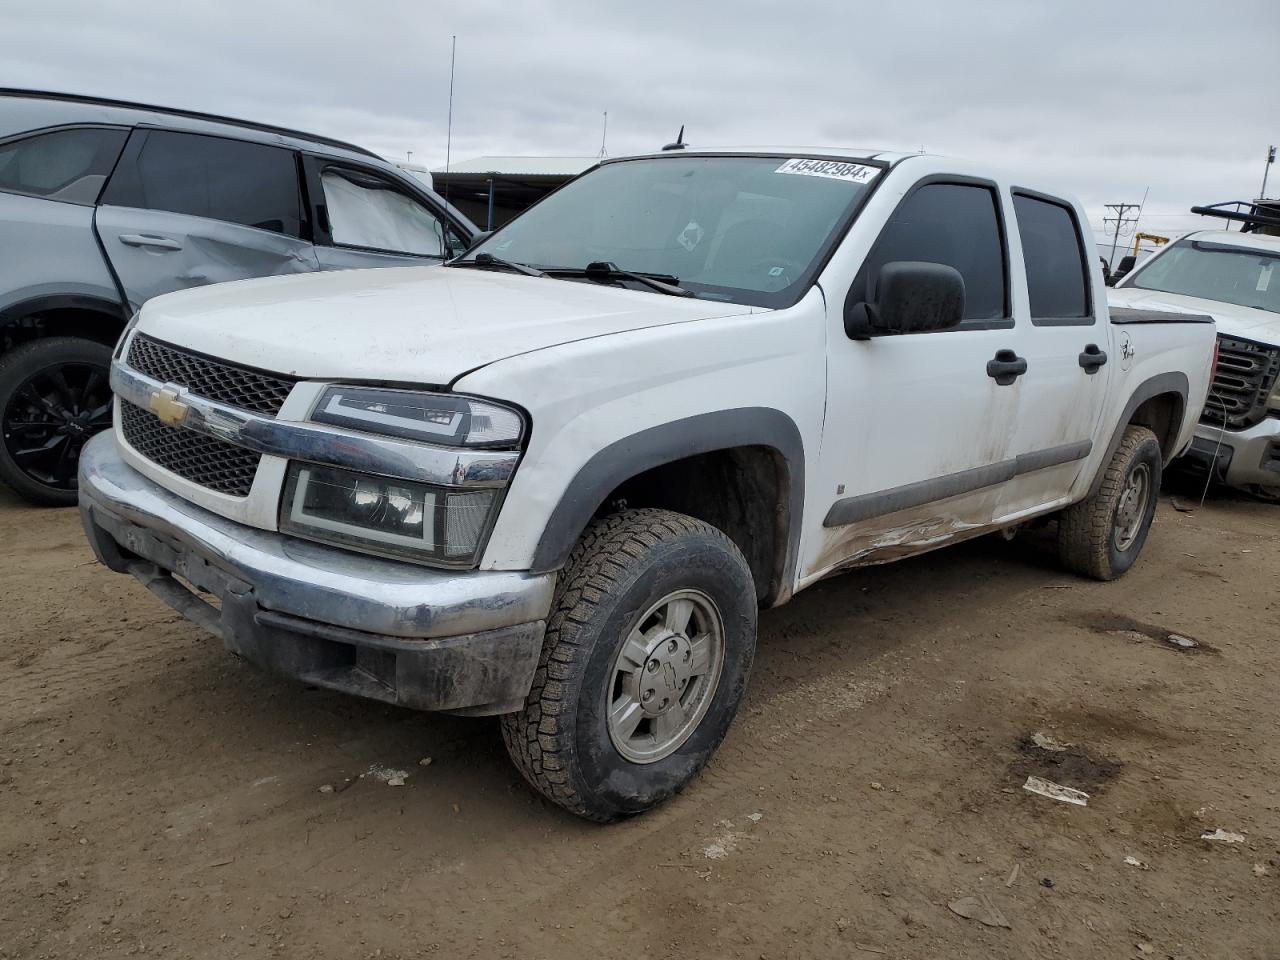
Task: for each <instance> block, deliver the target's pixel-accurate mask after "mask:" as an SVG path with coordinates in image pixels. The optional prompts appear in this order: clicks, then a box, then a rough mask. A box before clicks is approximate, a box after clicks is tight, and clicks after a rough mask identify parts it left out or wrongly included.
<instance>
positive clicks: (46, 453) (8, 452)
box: [0, 337, 111, 507]
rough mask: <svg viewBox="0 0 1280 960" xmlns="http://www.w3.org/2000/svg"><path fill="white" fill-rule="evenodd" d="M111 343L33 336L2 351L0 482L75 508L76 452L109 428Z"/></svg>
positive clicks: (40, 500)
mask: <svg viewBox="0 0 1280 960" xmlns="http://www.w3.org/2000/svg"><path fill="white" fill-rule="evenodd" d="M110 366H111V348H110V347H108V346H106V345H105V344H101V343H98V342H97V341H94V340H85V339H82V338H80V337H45V338H42V339H39V340H31V341H29V342H27V343H24V344H22V346H20V347H17V348H15V349H14V350H11V351H10V352H9V353H7V354H5V355H4V356H3V357H0V481H3V482H4V483H5V484H6V485H8V486H9V487H10V488H12V489H13V491H14V492H15V493H17V494H18V495H19V496H21V497H23V498H25V499H26V500H29V501H31V502H32V503H36V504H42V505H44V506H51V507H67V506H74V505H75V502H76V496H77V494H76V466H77V463H78V462H79V459H80V450H81V448H82V447H83V446H84V445H85V443H86V442H87V441H88V439H89V438H90V437H91V436H93V434H95V433H98V432H99V431H101V430H106V429H107V428H109V427H110V426H111V388H110V386H109V384H108V378H109V376H110Z"/></svg>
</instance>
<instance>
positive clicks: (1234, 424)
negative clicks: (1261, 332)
mask: <svg viewBox="0 0 1280 960" xmlns="http://www.w3.org/2000/svg"><path fill="white" fill-rule="evenodd" d="M1278 370H1280V350H1277V349H1276V348H1275V347H1268V346H1264V345H1263V344H1260V343H1254V342H1253V341H1251V340H1241V339H1240V338H1238V337H1228V336H1224V335H1222V334H1219V335H1218V366H1217V368H1216V369H1215V370H1214V371H1213V385H1212V387H1210V389H1209V398H1208V399H1207V400H1206V401H1205V405H1204V414H1203V415H1202V416H1201V418H1200V420H1201V422H1202V423H1211V424H1213V425H1214V426H1225V427H1228V428H1230V429H1233V430H1243V429H1245V428H1247V427H1251V426H1253V425H1254V424H1255V423H1259V422H1260V421H1261V420H1262V418H1263V417H1265V416H1266V415H1267V397H1268V396H1269V395H1270V393H1271V387H1272V386H1273V385H1274V384H1275V380H1276V373H1277V371H1278Z"/></svg>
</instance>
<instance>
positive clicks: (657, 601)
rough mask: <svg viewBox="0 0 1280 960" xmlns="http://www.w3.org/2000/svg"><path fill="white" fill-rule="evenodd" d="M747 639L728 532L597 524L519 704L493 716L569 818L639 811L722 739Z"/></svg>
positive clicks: (625, 520) (746, 583)
mask: <svg viewBox="0 0 1280 960" xmlns="http://www.w3.org/2000/svg"><path fill="white" fill-rule="evenodd" d="M755 641H756V591H755V584H754V582H753V580H752V577H751V571H750V569H749V568H748V567H747V563H746V560H745V559H743V556H742V554H741V552H740V551H739V550H738V548H737V547H736V546H734V544H733V542H732V541H731V540H729V538H728V537H726V536H725V535H724V534H723V533H721V532H720V531H719V530H717V529H716V528H715V527H713V526H711V525H710V524H707V523H703V522H702V521H701V520H695V519H693V518H692V517H687V516H684V515H683V514H679V513H672V512H670V511H667V510H631V511H627V512H624V513H620V514H617V515H614V516H610V517H606V518H604V519H602V520H598V521H596V522H595V523H593V524H592V525H591V526H590V527H589V528H588V529H587V532H586V533H585V534H584V535H583V537H582V539H581V540H580V541H579V542H578V544H577V546H576V547H575V548H574V550H573V553H572V554H571V555H570V558H569V563H568V564H567V566H566V567H565V569H564V571H563V572H562V573H561V575H560V583H559V586H558V588H557V593H556V601H555V604H554V605H553V608H552V613H551V617H550V618H549V620H548V623H547V632H546V638H545V640H544V641H543V647H542V656H541V659H540V661H539V663H538V668H537V672H536V673H535V674H534V680H533V686H532V688H531V689H530V691H529V695H528V698H527V699H526V701H525V706H524V709H523V710H521V711H520V712H518V713H513V714H507V715H506V716H504V717H502V721H501V725H502V735H503V740H504V741H505V742H506V745H507V751H508V752H509V753H510V755H511V759H512V760H513V761H514V762H515V765H516V766H517V767H519V769H520V772H521V773H523V774H524V776H525V779H526V780H528V781H529V783H530V784H532V785H533V787H534V788H535V789H536V790H538V791H539V792H540V793H541V794H543V796H545V797H547V798H548V799H549V800H551V801H552V802H554V803H556V804H558V805H560V806H561V807H564V808H565V809H566V810H568V811H570V812H571V813H574V814H576V815H578V816H580V817H584V818H586V819H589V820H596V821H599V822H608V821H612V820H617V819H620V818H622V817H626V816H631V815H634V814H637V813H643V812H644V811H646V810H649V809H650V808H652V807H654V806H657V805H658V804H660V803H662V802H663V801H664V800H667V799H669V798H670V797H672V796H674V795H675V794H676V793H678V792H679V791H680V790H681V789H682V788H683V787H684V786H685V785H686V784H687V783H688V782H689V781H690V780H692V779H693V777H694V776H695V775H696V774H697V773H698V772H699V771H700V770H701V769H702V767H703V766H704V765H705V764H706V763H707V761H708V760H709V759H710V758H711V755H712V754H713V753H714V752H715V750H716V748H717V747H718V746H719V745H720V741H721V740H722V739H723V738H724V735H725V732H726V731H727V730H728V728H729V724H730V722H731V721H732V720H733V717H734V714H735V713H736V712H737V709H738V704H739V703H740V702H741V700H742V694H743V691H744V690H745V689H746V685H747V678H748V675H749V674H750V671H751V661H752V658H753V655H754V653H755Z"/></svg>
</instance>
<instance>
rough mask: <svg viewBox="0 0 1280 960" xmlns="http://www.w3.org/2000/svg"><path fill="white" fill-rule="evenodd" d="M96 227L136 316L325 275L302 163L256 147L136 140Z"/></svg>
mask: <svg viewBox="0 0 1280 960" xmlns="http://www.w3.org/2000/svg"><path fill="white" fill-rule="evenodd" d="M94 227H95V229H96V230H97V233H98V237H99V238H100V239H101V241H102V247H103V249H104V250H105V251H106V255H107V258H108V259H109V260H110V262H111V267H112V269H113V270H114V271H115V273H116V276H117V277H118V278H119V280H120V283H121V285H122V286H123V287H124V291H125V296H126V298H127V299H128V301H129V305H130V307H132V308H134V309H136V308H137V307H139V306H141V305H142V304H143V303H144V302H145V301H146V300H149V299H150V298H152V297H155V296H159V295H160V294H162V293H169V292H171V291H174V290H181V289H184V288H186V287H194V286H201V285H203V284H208V283H220V282H222V281H224V280H244V279H248V278H250V277H269V276H275V275H277V274H285V273H309V272H312V271H314V270H316V269H317V268H318V264H317V262H316V258H315V253H314V252H313V249H312V245H311V243H310V241H309V240H307V239H305V236H306V233H307V231H306V229H305V225H304V223H303V218H302V194H301V187H300V184H299V180H298V161H297V156H296V155H295V154H294V153H293V152H292V151H291V150H286V149H284V148H283V147H274V146H270V145H267V144H261V143H254V142H251V141H246V140H232V139H227V138H224V137H214V136H206V135H204V134H194V133H180V132H177V131H173V130H156V129H149V128H139V129H137V130H135V131H134V133H133V135H132V136H131V137H130V138H129V143H128V145H127V146H126V147H125V151H124V153H123V154H122V155H121V157H120V162H119V163H118V164H117V165H116V169H115V172H114V173H113V174H112V175H111V180H110V181H109V182H108V183H107V186H106V189H105V190H104V191H103V194H102V199H101V201H100V206H99V207H98V209H97V212H96V214H95V217H94Z"/></svg>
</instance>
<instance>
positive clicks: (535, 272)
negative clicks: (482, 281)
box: [448, 253, 547, 277]
mask: <svg viewBox="0 0 1280 960" xmlns="http://www.w3.org/2000/svg"><path fill="white" fill-rule="evenodd" d="M448 266H451V267H479V268H480V269H481V270H492V269H493V268H495V267H497V268H498V269H500V270H514V271H515V272H516V273H523V274H524V275H525V276H526V277H545V276H546V275H547V274H546V271H544V270H539V269H538V268H537V267H531V266H529V265H528V264H524V263H516V262H515V261H514V260H503V259H502V258H500V257H495V256H494V255H493V254H492V253H477V254H476V255H475V257H474V258H473V259H471V260H453V261H451V262H450V263H449V264H448Z"/></svg>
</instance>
